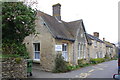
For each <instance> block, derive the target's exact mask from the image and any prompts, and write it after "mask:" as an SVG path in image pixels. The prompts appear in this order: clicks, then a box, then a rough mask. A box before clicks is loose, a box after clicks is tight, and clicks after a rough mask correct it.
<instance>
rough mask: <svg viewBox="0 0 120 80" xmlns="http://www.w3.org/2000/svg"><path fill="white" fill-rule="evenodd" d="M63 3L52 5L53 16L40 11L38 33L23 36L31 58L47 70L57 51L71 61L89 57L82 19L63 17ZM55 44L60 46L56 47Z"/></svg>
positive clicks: (53, 64) (37, 18)
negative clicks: (64, 18) (65, 19)
mask: <svg viewBox="0 0 120 80" xmlns="http://www.w3.org/2000/svg"><path fill="white" fill-rule="evenodd" d="M60 7H61V5H60V4H56V5H53V16H50V15H48V14H46V13H43V12H41V11H37V16H36V22H35V23H36V27H35V30H36V34H31V35H29V36H27V37H26V38H25V40H24V43H25V44H26V47H27V50H28V52H29V53H30V58H31V59H33V61H34V62H37V63H40V65H41V66H42V67H43V68H44V69H45V70H47V71H49V70H53V69H54V66H55V58H56V55H57V53H61V54H62V56H63V57H64V60H65V61H67V62H69V63H70V64H72V65H77V64H78V62H77V61H78V59H82V58H87V57H88V56H87V54H86V44H87V38H86V31H85V28H84V24H83V20H77V21H72V22H65V21H62V20H61V15H60ZM56 48H61V49H59V50H58V51H57V49H56Z"/></svg>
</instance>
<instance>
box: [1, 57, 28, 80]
mask: <svg viewBox="0 0 120 80" xmlns="http://www.w3.org/2000/svg"><path fill="white" fill-rule="evenodd" d="M2 78H27V62H26V60H24V59H22V58H5V59H2Z"/></svg>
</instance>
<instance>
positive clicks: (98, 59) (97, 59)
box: [90, 58, 105, 64]
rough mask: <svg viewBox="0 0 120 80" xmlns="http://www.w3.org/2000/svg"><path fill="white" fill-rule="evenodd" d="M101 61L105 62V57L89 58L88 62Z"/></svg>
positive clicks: (95, 62)
mask: <svg viewBox="0 0 120 80" xmlns="http://www.w3.org/2000/svg"><path fill="white" fill-rule="evenodd" d="M101 62H105V58H96V59H93V58H91V59H90V63H92V64H97V63H101Z"/></svg>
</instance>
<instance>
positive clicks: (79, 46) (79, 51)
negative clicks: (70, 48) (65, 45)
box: [78, 43, 81, 59]
mask: <svg viewBox="0 0 120 80" xmlns="http://www.w3.org/2000/svg"><path fill="white" fill-rule="evenodd" d="M80 48H81V45H80V43H79V44H78V59H80V56H81V55H80V53H81V49H80Z"/></svg>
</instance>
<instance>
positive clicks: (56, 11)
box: [52, 3, 61, 21]
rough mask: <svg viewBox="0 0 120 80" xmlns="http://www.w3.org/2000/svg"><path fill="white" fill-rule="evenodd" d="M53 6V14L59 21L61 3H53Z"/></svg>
mask: <svg viewBox="0 0 120 80" xmlns="http://www.w3.org/2000/svg"><path fill="white" fill-rule="evenodd" d="M52 7H53V16H54V17H56V18H57V19H58V20H59V21H61V5H60V4H59V3H58V4H55V5H53V6H52Z"/></svg>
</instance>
